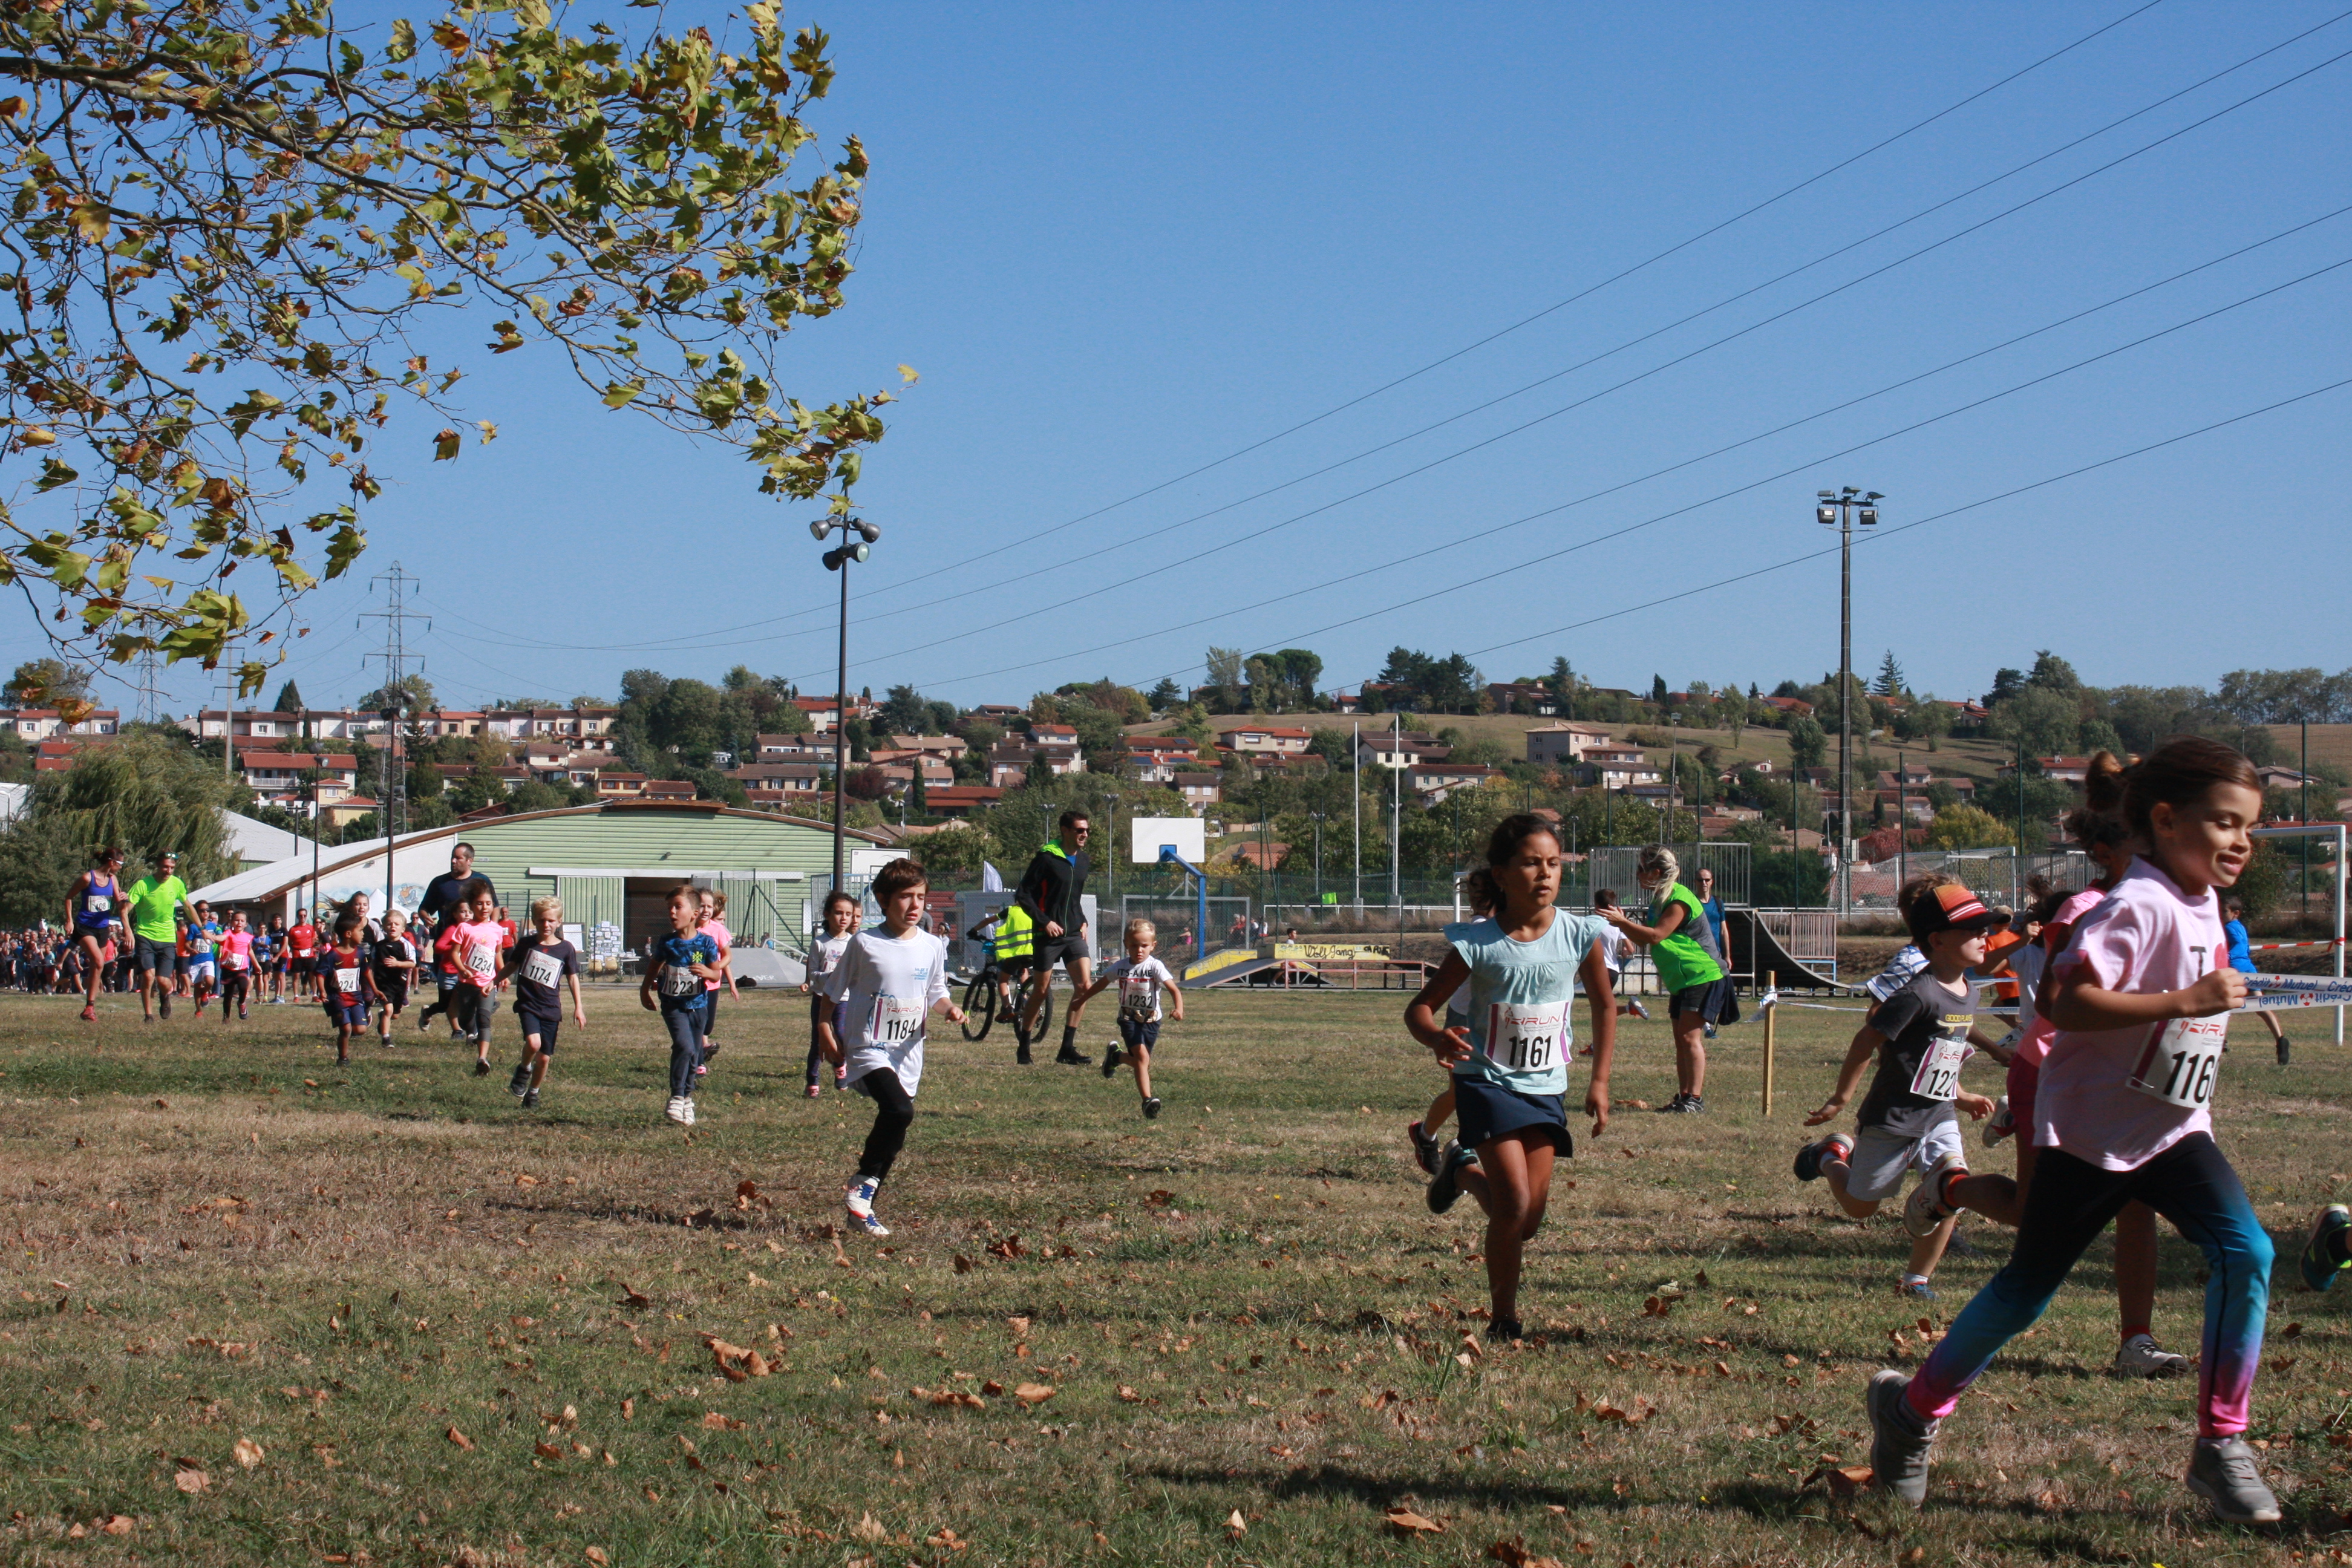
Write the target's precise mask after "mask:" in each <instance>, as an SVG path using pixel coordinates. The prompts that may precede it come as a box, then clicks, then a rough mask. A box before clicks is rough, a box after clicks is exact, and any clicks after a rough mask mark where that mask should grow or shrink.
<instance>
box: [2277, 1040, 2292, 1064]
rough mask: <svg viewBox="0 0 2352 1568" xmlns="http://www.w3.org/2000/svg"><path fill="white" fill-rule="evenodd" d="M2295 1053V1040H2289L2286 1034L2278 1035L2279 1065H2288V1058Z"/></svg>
mask: <svg viewBox="0 0 2352 1568" xmlns="http://www.w3.org/2000/svg"><path fill="white" fill-rule="evenodd" d="M2293 1055H2294V1042H2293V1041H2291V1040H2289V1039H2288V1038H2287V1037H2285V1036H2284V1035H2281V1036H2280V1037H2278V1059H2279V1066H2281V1067H2284V1066H2286V1065H2287V1058H2290V1057H2292V1056H2293Z"/></svg>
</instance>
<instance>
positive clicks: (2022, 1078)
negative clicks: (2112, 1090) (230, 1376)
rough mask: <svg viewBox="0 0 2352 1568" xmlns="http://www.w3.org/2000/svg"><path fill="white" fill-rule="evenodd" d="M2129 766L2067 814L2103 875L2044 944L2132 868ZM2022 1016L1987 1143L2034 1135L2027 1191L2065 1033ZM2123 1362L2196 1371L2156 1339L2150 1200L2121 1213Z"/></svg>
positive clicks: (2049, 926)
mask: <svg viewBox="0 0 2352 1568" xmlns="http://www.w3.org/2000/svg"><path fill="white" fill-rule="evenodd" d="M2123 799H2124V767H2123V764H2122V763H2119V762H2117V761H2116V756H2115V753H2114V752H2100V753H2099V754H2098V755H2096V756H2095V757H2093V758H2092V759H2091V765H2090V769H2089V771H2088V773H2087V775H2086V776H2085V777H2084V781H2083V804H2082V805H2079V806H2077V807H2076V808H2075V809H2074V810H2073V811H2071V812H2068V813H2067V814H2066V833H2067V836H2068V837H2071V838H2073V839H2074V842H2075V843H2076V844H2078V845H2080V846H2081V847H2082V849H2083V852H2084V854H2086V855H2088V856H2089V857H2090V858H2091V860H2092V862H2093V864H2095V865H2096V866H2097V867H2098V868H2099V877H2098V879H2097V880H2096V881H2095V882H2093V883H2092V884H2091V885H2090V886H2089V887H2087V888H2085V889H2083V890H2082V891H2081V892H2078V893H2073V894H2069V895H2068V896H2067V897H2066V898H2065V899H2064V900H2062V901H2061V902H2060V904H2059V905H2058V910H2057V912H2056V913H2055V914H2053V915H2052V916H2051V918H2050V919H2049V921H2047V922H2045V923H2044V924H2043V926H2042V945H2043V947H2044V948H2046V949H2047V950H2048V952H2050V953H2051V954H2052V959H2053V963H2054V962H2055V958H2056V955H2057V954H2059V953H2061V952H2063V951H2064V950H2065V947H2066V942H2067V939H2068V938H2069V937H2071V936H2072V935H2073V934H2074V926H2075V924H2076V922H2078V921H2081V920H2082V919H2083V917H2084V916H2085V915H2087V914H2089V913H2090V912H2091V911H2092V910H2095V909H2097V908H2098V907H2099V906H2100V905H2101V904H2102V903H2105V901H2106V898H2107V895H2108V893H2110V892H2111V891H2113V890H2114V889H2115V886H2116V883H2117V882H2120V881H2122V880H2123V878H2124V874H2125V873H2126V872H2127V871H2129V870H2130V869H2131V864H2132V861H2133V859H2134V858H2135V856H2134V847H2135V846H2136V844H2137V839H2136V838H2135V837H2134V836H2133V834H2132V830H2131V826H2130V825H2129V824H2128V823H2126V821H2125V820H2124V815H2123ZM2019 1022H2020V1023H2021V1025H2023V1026H2024V1027H2023V1030H2022V1032H2021V1034H2020V1035H2019V1037H2018V1041H2017V1054H2016V1055H2015V1056H2014V1057H2013V1058H2011V1060H2010V1065H2009V1083H2008V1089H2009V1092H2008V1094H2007V1095H2006V1096H2005V1097H2004V1098H2003V1100H2001V1103H2000V1108H1999V1109H1998V1110H1995V1111H1994V1112H1993V1125H1992V1126H1991V1127H1988V1128H1987V1129H1986V1130H1985V1141H1986V1142H1997V1141H1998V1140H1999V1139H2000V1138H2002V1137H2006V1136H2007V1135H2008V1134H2009V1133H2010V1132H2012V1131H2016V1130H2017V1129H2018V1128H2023V1129H2025V1132H2026V1136H2025V1137H2023V1138H2021V1139H2020V1140H2019V1141H2018V1144H2017V1186H2018V1191H2019V1192H2020V1193H2021V1194H2022V1193H2023V1192H2024V1191H2025V1190H2026V1189H2027V1188H2028V1187H2030V1186H2032V1184H2033V1167H2034V1164H2035V1163H2036V1161H2037V1159H2038V1157H2039V1154H2040V1151H2039V1150H2037V1149H2036V1148H2035V1147H2034V1145H2033V1136H2032V1132H2033V1102H2034V1098H2035V1094H2036V1091H2037V1090H2038V1089H2039V1088H2040V1086H2041V1082H2042V1061H2043V1059H2044V1058H2047V1057H2048V1056H2049V1055H2050V1042H2051V1041H2053V1039H2055V1038H2057V1036H2058V1029H2057V1026H2055V1025H2053V1023H2051V1021H2050V1020H2049V1019H2048V1018H2047V1017H2045V1016H2042V1013H2041V1011H2040V1009H2039V1008H2037V1009H2035V1011H2034V1013H2033V1014H2032V1016H2029V1017H2025V1018H2021V1019H2020V1020H2019ZM2116 1318H2117V1324H2116V1337H2117V1347H2116V1360H2115V1367H2116V1371H2117V1372H2119V1373H2124V1374H2125V1375H2126V1376H2130V1377H2179V1376H2180V1375H2181V1374H2182V1373H2186V1372H2187V1371H2189V1358H2188V1357H2187V1356H2185V1355H2181V1354H2179V1353H2178V1352H2173V1351H2168V1350H2166V1349H2165V1348H2164V1347H2162V1346H2161V1345H2159V1344H2158V1343H2157V1342H2156V1335H2155V1332H2154V1325H2155V1319H2156V1211H2155V1210H2154V1209H2152V1208H2149V1207H2148V1206H2147V1205H2146V1204H2143V1203H2137V1202H2134V1203H2128V1204H2126V1205H2124V1210H2123V1213H2121V1214H2119V1215H2116Z"/></svg>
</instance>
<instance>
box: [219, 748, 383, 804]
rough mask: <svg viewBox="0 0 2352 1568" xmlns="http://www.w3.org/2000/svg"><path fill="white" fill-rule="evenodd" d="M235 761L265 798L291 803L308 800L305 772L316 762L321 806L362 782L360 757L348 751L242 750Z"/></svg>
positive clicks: (249, 786)
mask: <svg viewBox="0 0 2352 1568" xmlns="http://www.w3.org/2000/svg"><path fill="white" fill-rule="evenodd" d="M236 765H237V768H238V771H239V772H240V773H243V774H244V777H245V787H246V788H247V789H249V790H251V791H252V792H253V793H254V794H256V795H259V796H261V797H262V798H263V799H264V800H276V801H279V802H282V803H285V804H289V805H296V804H299V805H307V804H309V802H310V784H308V783H307V782H306V781H305V780H304V779H303V777H302V775H303V774H304V773H310V772H312V771H313V768H314V766H315V769H316V772H317V773H318V775H319V786H318V788H319V793H318V798H319V801H320V805H321V806H323V805H326V804H328V803H329V802H332V801H338V800H341V799H342V798H343V797H344V796H346V795H351V794H352V793H353V792H354V791H356V790H357V789H358V787H359V782H360V760H359V758H358V757H357V756H355V755H353V754H352V753H351V752H326V753H323V755H313V754H312V753H311V752H240V753H238V755H237V759H236Z"/></svg>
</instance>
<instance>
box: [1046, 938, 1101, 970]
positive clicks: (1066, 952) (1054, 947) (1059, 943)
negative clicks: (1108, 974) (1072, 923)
mask: <svg viewBox="0 0 2352 1568" xmlns="http://www.w3.org/2000/svg"><path fill="white" fill-rule="evenodd" d="M1093 957H1094V954H1093V953H1091V952H1087V939H1086V938H1084V937H1082V936H1057V937H1051V938H1048V937H1044V936H1041V937H1039V938H1038V939H1037V966H1038V967H1039V968H1040V969H1043V970H1047V971H1051V970H1052V969H1054V968H1055V966H1057V965H1059V964H1061V963H1064V962H1066V960H1069V959H1073V958H1075V959H1077V960H1079V961H1080V962H1085V961H1087V960H1088V959H1091V958H1093Z"/></svg>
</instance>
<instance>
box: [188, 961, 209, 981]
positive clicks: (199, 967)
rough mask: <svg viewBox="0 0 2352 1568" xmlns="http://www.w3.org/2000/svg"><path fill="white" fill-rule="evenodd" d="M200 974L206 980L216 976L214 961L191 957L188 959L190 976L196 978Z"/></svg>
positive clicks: (192, 978)
mask: <svg viewBox="0 0 2352 1568" xmlns="http://www.w3.org/2000/svg"><path fill="white" fill-rule="evenodd" d="M199 975H201V976H203V977H204V978H205V979H206V980H211V979H214V978H215V973H214V971H213V961H212V960H211V959H209V958H191V959H189V960H188V978H189V979H191V980H194V979H195V978H196V977H197V976H199Z"/></svg>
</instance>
